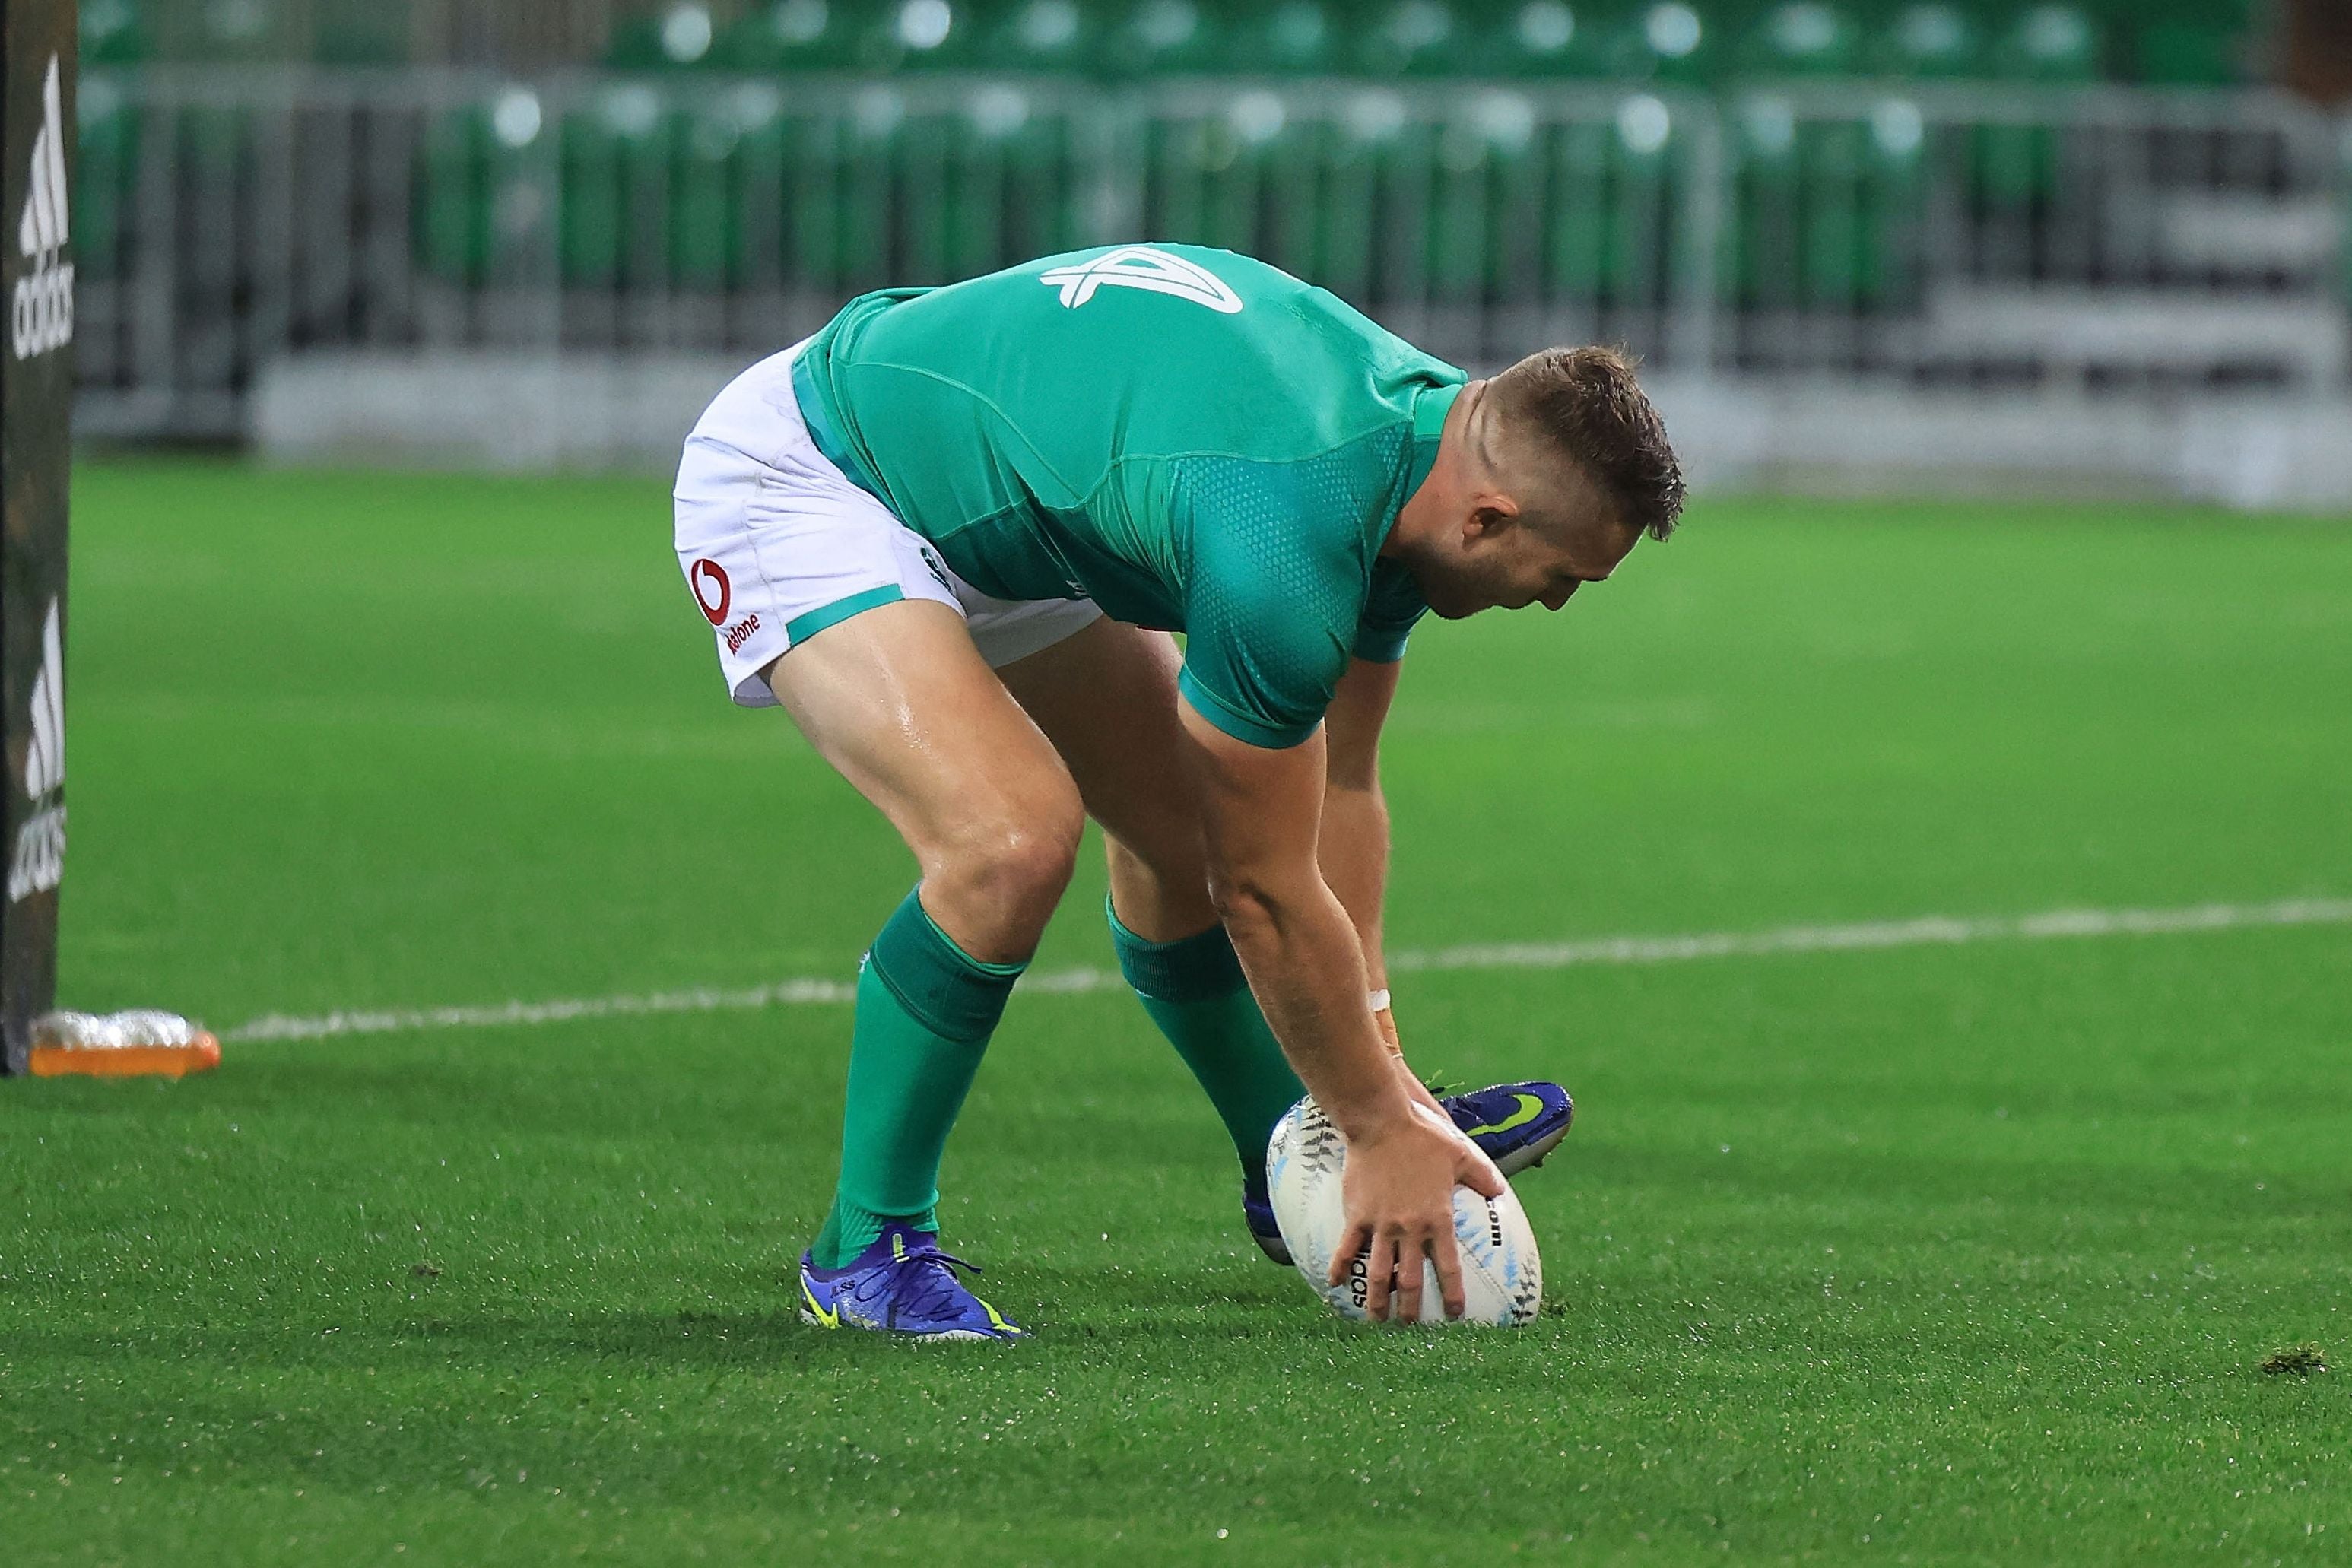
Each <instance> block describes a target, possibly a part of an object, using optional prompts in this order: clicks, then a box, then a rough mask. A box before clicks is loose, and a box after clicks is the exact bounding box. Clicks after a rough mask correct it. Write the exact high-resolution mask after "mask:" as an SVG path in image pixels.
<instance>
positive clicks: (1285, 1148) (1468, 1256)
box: [1265, 1097, 1543, 1329]
mask: <svg viewBox="0 0 2352 1568" xmlns="http://www.w3.org/2000/svg"><path fill="white" fill-rule="evenodd" d="M1347 1170H1348V1141H1347V1140H1346V1139H1345V1138H1342V1137H1341V1136H1340V1135H1339V1129H1338V1128H1337V1127H1334V1126H1332V1125H1331V1120H1330V1118H1329V1117H1328V1116H1325V1115H1324V1114H1323V1108H1322V1107H1321V1106H1319V1105H1318V1104H1316V1103H1315V1101H1314V1100H1313V1098H1312V1097H1309V1098H1308V1099H1306V1100H1300V1101H1299V1102H1298V1103H1297V1105H1294V1106H1292V1107H1291V1108H1290V1113H1289V1114H1288V1115H1287V1116H1285V1117H1284V1118H1283V1119H1282V1121H1280V1122H1278V1123H1277V1124H1276V1127H1275V1130H1274V1141H1273V1142H1271V1143H1270V1144H1269V1145H1267V1148H1266V1152H1265V1179H1266V1187H1267V1190H1268V1192H1269V1193H1270V1194H1271V1195H1272V1197H1273V1200H1274V1219H1275V1223H1276V1225H1277V1226H1280V1227H1281V1229H1282V1239H1283V1241H1284V1242H1285V1243H1286V1244H1287V1245H1288V1246H1289V1247H1290V1256H1291V1258H1292V1259H1293V1260H1294V1261H1295V1262H1296V1263H1297V1266H1298V1272H1299V1273H1300V1274H1301V1275H1302V1276H1304V1277H1305V1278H1306V1280H1307V1285H1308V1287H1309V1288H1310V1289H1313V1290H1314V1291H1315V1293H1316V1294H1317V1295H1318V1296H1320V1297H1322V1298H1323V1300H1326V1301H1328V1302H1329V1303H1330V1305H1331V1309H1332V1310H1334V1311H1336V1312H1338V1313H1339V1315H1340V1316H1341V1317H1343V1318H1353V1319H1355V1320H1357V1321H1363V1320H1364V1319H1365V1318H1366V1317H1367V1314H1366V1312H1365V1310H1364V1291H1365V1277H1364V1274H1365V1271H1364V1264H1363V1260H1362V1259H1361V1258H1359V1259H1358V1260H1357V1262H1356V1264H1355V1266H1354V1267H1353V1268H1351V1269H1350V1270H1349V1273H1348V1276H1347V1278H1346V1279H1345V1281H1344V1282H1343V1283H1341V1284H1339V1285H1331V1284H1328V1283H1326V1281H1327V1280H1328V1279H1329V1278H1330V1272H1331V1257H1332V1254H1333V1253H1335V1252H1336V1251H1338V1250H1339V1238H1340V1237H1341V1236H1343V1235H1344V1234H1345V1233H1346V1230H1347V1222H1346V1215H1345V1210H1344V1205H1342V1202H1341V1199H1340V1195H1339V1187H1340V1182H1341V1180H1342V1178H1343V1177H1344V1176H1345V1175H1346V1174H1347ZM1454 1247H1455V1248H1456V1250H1457V1251H1458V1252H1459V1254H1460V1256H1461V1258H1462V1295H1463V1312H1462V1316H1461V1317H1459V1318H1448V1317H1446V1315H1445V1298H1444V1292H1442V1291H1441V1290H1439V1289H1438V1286H1437V1266H1436V1265H1435V1264H1433V1263H1426V1262H1424V1263H1423V1265H1422V1276H1423V1278H1422V1296H1421V1310H1422V1319H1421V1321H1423V1322H1427V1323H1445V1322H1459V1323H1471V1324H1475V1325H1478V1326H1481V1327H1485V1328H1494V1329H1507V1328H1517V1327H1518V1326H1520V1325H1521V1324H1525V1323H1531V1322H1534V1321H1535V1319H1536V1311H1537V1310H1538V1308H1540V1307H1541V1306H1542V1305H1543V1258H1542V1257H1541V1256H1540V1255H1539V1254H1538V1252H1537V1251H1536V1233H1535V1232H1534V1230H1532V1229H1531V1228H1529V1226H1528V1215H1527V1211H1526V1210H1525V1209H1523V1208H1521V1207H1520V1206H1519V1198H1518V1194H1517V1193H1514V1192H1513V1191H1511V1189H1510V1187H1509V1185H1508V1184H1505V1186H1504V1188H1503V1195H1502V1196H1501V1197H1499V1198H1486V1197H1482V1196H1480V1195H1479V1194H1476V1193H1475V1192H1472V1191H1471V1190H1470V1189H1469V1188H1468V1187H1456V1188H1454ZM1391 1321H1394V1315H1393V1314H1391Z"/></svg>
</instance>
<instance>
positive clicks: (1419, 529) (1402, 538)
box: [1381, 381, 1487, 565]
mask: <svg viewBox="0 0 2352 1568" xmlns="http://www.w3.org/2000/svg"><path fill="white" fill-rule="evenodd" d="M1486 385H1487V384H1486V382H1484V381H1474V382H1471V383H1470V384H1468V385H1466V386H1465V387H1464V388H1463V389H1462V395H1461V396H1459V397H1457V398H1455V399H1454V406H1453V407H1451V408H1449V409H1447V410H1446V411H1445V424H1444V427H1443V428H1442V429H1440V430H1439V431H1438V434H1437V459H1436V461H1434V462H1433V463H1431V464H1430V465H1429V472H1427V473H1426V474H1423V476H1422V477H1421V483H1420V485H1419V486H1417V487H1416V488H1415V489H1414V490H1413V492H1412V494H1411V495H1409V496H1407V497H1406V498H1405V502H1404V505H1403V506H1402V507H1400V508H1399V509H1398V510H1397V519H1396V521H1395V523H1394V524H1393V525H1391V527H1390V529H1389V536H1388V538H1387V539H1386V540H1384V541H1383V542H1381V554H1382V555H1383V556H1386V557H1388V558H1389V559H1391V560H1393V561H1402V562H1404V563H1406V564H1408V565H1410V564H1411V563H1412V559H1413V557H1414V556H1416V555H1418V554H1420V553H1422V552H1423V551H1424V550H1425V549H1426V548H1427V546H1428V545H1429V543H1430V542H1432V540H1433V537H1434V536H1435V535H1436V534H1437V533H1438V532H1439V531H1442V530H1444V528H1445V527H1446V526H1447V521H1446V520H1447V518H1448V517H1449V516H1451V515H1453V514H1454V513H1455V512H1458V511H1459V510H1461V509H1460V508H1459V507H1457V506H1455V505H1454V500H1455V498H1456V497H1457V496H1459V495H1460V494H1461V493H1462V492H1463V491H1464V490H1465V489H1467V488H1468V483H1469V472H1468V468H1469V464H1468V461H1467V459H1466V458H1465V451H1466V449H1467V445H1468V442H1469V439H1470V435H1469V432H1470V420H1471V417H1472V416H1473V415H1474V414H1475V411H1476V409H1477V407H1478V405H1479V404H1480V403H1481V402H1482V401H1483V400H1484V399H1485V397H1486Z"/></svg>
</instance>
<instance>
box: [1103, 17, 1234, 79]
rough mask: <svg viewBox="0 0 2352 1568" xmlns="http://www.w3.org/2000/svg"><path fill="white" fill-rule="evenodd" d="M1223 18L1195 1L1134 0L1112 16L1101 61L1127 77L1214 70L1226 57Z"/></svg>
mask: <svg viewBox="0 0 2352 1568" xmlns="http://www.w3.org/2000/svg"><path fill="white" fill-rule="evenodd" d="M1222 21H1223V18H1222V17H1221V16H1216V15H1214V14H1213V13H1210V12H1208V11H1205V10H1203V9H1202V7H1201V6H1200V5H1197V4H1195V3H1194V0H1133V3H1132V4H1130V5H1126V6H1125V7H1123V8H1122V9H1120V10H1118V11H1114V12H1112V13H1111V14H1110V19H1109V21H1108V26H1106V27H1105V29H1104V36H1103V47H1102V56H1101V58H1102V62H1103V65H1104V67H1105V68H1106V69H1108V71H1109V72H1110V73H1111V74H1112V75H1114V76H1129V77H1132V76H1169V75H1181V74H1201V73H1205V72H1209V71H1213V70H1217V69H1219V68H1222V67H1223V64H1224V62H1225V60H1226V58H1229V48H1228V46H1227V45H1226V42H1225V40H1224V37H1223V31H1222V28H1221V26H1220V24H1221V22H1222Z"/></svg>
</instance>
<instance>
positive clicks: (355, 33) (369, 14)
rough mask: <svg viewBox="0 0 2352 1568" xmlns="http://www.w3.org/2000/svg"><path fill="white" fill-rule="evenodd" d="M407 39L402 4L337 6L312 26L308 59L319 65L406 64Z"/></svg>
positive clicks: (406, 20)
mask: <svg viewBox="0 0 2352 1568" xmlns="http://www.w3.org/2000/svg"><path fill="white" fill-rule="evenodd" d="M408 39H409V31H408V16H407V13H406V7H404V6H401V5H369V6H364V7H362V6H359V5H346V6H340V7H337V8H336V9H334V10H333V11H331V12H321V13H320V16H318V18H317V20H316V21H315V22H314V24H313V25H312V27H311V31H310V58H311V59H313V60H314V61H316V62H317V63H319V64H320V65H322V66H400V65H406V64H408V63H409V52H408Z"/></svg>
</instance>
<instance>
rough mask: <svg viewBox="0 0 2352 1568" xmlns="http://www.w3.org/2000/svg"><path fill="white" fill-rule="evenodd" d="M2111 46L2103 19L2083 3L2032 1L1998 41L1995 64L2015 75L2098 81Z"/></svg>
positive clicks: (2019, 77)
mask: <svg viewBox="0 0 2352 1568" xmlns="http://www.w3.org/2000/svg"><path fill="white" fill-rule="evenodd" d="M2104 54H2105V37H2104V36H2103V34H2102V32H2101V29H2100V26H2099V22H2098V18H2097V17H2095V16H2093V15H2092V14H2091V13H2090V12H2088V11H2086V10H2084V9H2083V8H2082V7H2081V6H2078V5H2032V6H2028V7H2027V8H2026V9H2025V10H2023V11H2021V12H2020V13H2018V15H2017V16H2016V18H2015V19H2014V20H2013V21H2012V22H2011V24H2010V26H2008V27H2007V28H2006V29H2004V30H2003V31H2002V33H2001V34H2000V37H1999V38H1998V39H1996V40H1995V42H1994V45H1993V50H1992V64H1993V68H1994V70H1995V71H1996V72H1997V73H1998V74H1999V75H2000V76H2001V77H2003V78H2005V79H2010V80H2015V81H2037V82H2086V81H2095V80H2097V79H2098V78H2099V75H2100V67H2101V60H2102V58H2103V57H2104Z"/></svg>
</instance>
